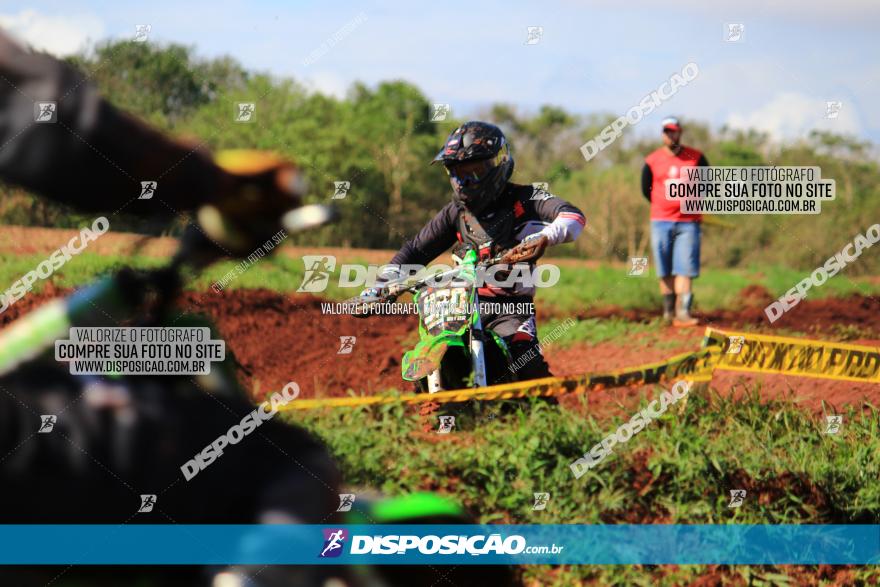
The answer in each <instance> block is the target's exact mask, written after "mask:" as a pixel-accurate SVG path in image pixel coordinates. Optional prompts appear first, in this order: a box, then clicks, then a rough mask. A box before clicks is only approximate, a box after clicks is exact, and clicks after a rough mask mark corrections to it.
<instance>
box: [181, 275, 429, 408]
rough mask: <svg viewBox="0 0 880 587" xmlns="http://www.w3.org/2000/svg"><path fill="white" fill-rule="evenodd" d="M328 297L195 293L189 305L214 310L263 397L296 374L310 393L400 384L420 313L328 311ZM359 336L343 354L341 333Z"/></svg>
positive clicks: (187, 298) (251, 385)
mask: <svg viewBox="0 0 880 587" xmlns="http://www.w3.org/2000/svg"><path fill="white" fill-rule="evenodd" d="M321 303H322V300H320V299H318V298H315V297H312V296H307V295H299V294H297V295H295V296H285V295H283V294H279V293H277V292H274V291H269V290H224V291H223V292H222V293H220V294H215V293H213V292H211V293H206V294H197V293H192V292H187V293H186V294H185V295H184V296H183V299H182V300H181V304H180V305H181V307H182V308H183V309H185V310H188V311H192V312H201V313H204V314H207V315H208V316H209V317H210V318H211V319H212V320H213V321H214V322H215V323H216V324H217V327H218V329H219V331H220V333H221V335H222V336H223V338H224V340H226V343H227V345H228V349H229V350H230V351H231V352H232V353H233V355H234V356H235V359H236V361H238V363H239V364H240V365H241V380H242V383H243V384H244V385H245V386H246V387H247V388H248V389H251V390H253V391H254V393H255V395H257V396H258V397H259V396H261V395H263V394H265V393H266V392H267V391H273V390H277V389H280V388H281V387H282V386H283V385H284V384H285V383H287V382H288V381H296V382H297V383H299V385H300V387H301V388H302V393H303V397H314V396H323V395H334V396H338V395H345V392H346V390H348V389H349V388H354V389H356V390H358V391H378V390H385V389H390V388H399V387H400V386H401V379H400V351H399V349H400V348H401V343H402V341H403V339H404V338H406V337H407V336H409V335H411V333H413V332H414V331H415V330H416V328H417V325H416V321H415V318H414V317H413V316H390V317H371V318H366V319H364V318H354V317H352V316H350V315H330V314H323V313H322V308H321ZM350 336H354V337H355V339H356V340H355V342H354V346H353V348H352V349H351V351H350V352H348V353H344V352H343V354H340V350H341V341H340V337H350Z"/></svg>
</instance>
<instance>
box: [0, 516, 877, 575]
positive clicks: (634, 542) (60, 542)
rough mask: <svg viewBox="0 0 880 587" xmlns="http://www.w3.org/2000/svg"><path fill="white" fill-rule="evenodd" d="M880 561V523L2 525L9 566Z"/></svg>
mask: <svg viewBox="0 0 880 587" xmlns="http://www.w3.org/2000/svg"><path fill="white" fill-rule="evenodd" d="M878 563H880V526H878V525H732V524H731V525H659V524H656V525H582V524H581V525H575V524H570V525H522V526H512V525H508V526H501V525H498V526H496V525H482V526H481V525H430V526H426V525H340V526H307V525H301V526H295V525H277V526H259V525H185V524H180V525H174V524H155V525H153V524H136V525H135V524H130V525H0V564H3V565H12V564H16V565H23V564H28V565H46V564H51V565H62V564H63V565H68V564H70V565H85V564H88V565H159V564H161V565H177V564H188V565H189V564H192V565H227V564H260V565H264V564H265V565H272V564H371V565H373V564H393V565H400V564H402V565H420V564H450V565H467V564H520V565H522V564H591V565H595V564H602V565H609V564H612V565H618V564H626V565H629V564H676V565H694V564H728V565H758V564H760V565H765V564H774V565H776V564H796V565H815V564H834V565H840V564H856V565H861V564H878Z"/></svg>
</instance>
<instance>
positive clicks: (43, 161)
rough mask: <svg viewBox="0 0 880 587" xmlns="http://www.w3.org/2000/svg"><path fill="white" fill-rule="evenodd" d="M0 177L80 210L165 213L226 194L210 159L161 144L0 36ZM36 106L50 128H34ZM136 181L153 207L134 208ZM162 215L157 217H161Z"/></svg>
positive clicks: (72, 75)
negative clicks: (150, 185) (148, 185)
mask: <svg viewBox="0 0 880 587" xmlns="http://www.w3.org/2000/svg"><path fill="white" fill-rule="evenodd" d="M0 76H2V77H0V105H2V107H0V108H2V112H0V177H2V178H3V179H4V180H7V181H9V182H12V183H16V184H19V185H22V186H24V187H26V188H28V189H31V190H34V191H36V192H39V193H42V194H44V195H46V196H48V197H50V198H52V199H55V200H57V201H59V202H65V203H68V204H72V205H74V206H76V207H78V208H80V209H84V210H94V211H97V210H111V211H112V210H116V209H118V208H120V207H122V206H123V205H126V204H128V205H127V206H126V208H125V211H126V212H132V213H139V212H147V213H153V214H155V213H165V214H169V213H173V212H172V211H171V210H168V209H167V207H172V208H173V209H174V210H186V209H191V208H193V207H194V206H196V205H197V204H198V203H199V202H200V200H202V199H206V198H208V197H210V196H214V195H216V194H218V193H221V192H223V191H224V190H226V189H228V188H227V184H229V183H231V182H232V180H231V177H230V174H228V173H226V172H224V171H223V170H222V169H220V168H219V167H217V166H216V165H215V164H214V163H213V162H212V161H211V159H210V157H209V156H208V155H207V154H205V153H203V152H200V151H198V150H195V149H193V148H192V147H189V146H185V145H183V144H179V143H177V142H174V141H172V140H170V139H168V138H166V137H164V136H163V135H162V134H160V133H159V132H157V131H155V130H153V129H151V128H149V127H147V126H146V125H144V124H143V123H141V122H139V121H138V120H136V119H135V118H133V117H131V116H129V115H127V114H125V113H123V112H120V111H119V110H117V109H116V108H114V107H113V106H111V105H110V104H109V103H108V102H107V101H106V100H104V99H102V98H101V97H100V96H99V95H98V93H97V90H96V89H95V87H94V86H93V85H92V84H91V83H89V82H88V81H86V80H85V78H84V76H83V74H82V73H81V72H79V71H77V70H75V69H74V68H72V67H71V66H69V65H67V64H66V63H63V62H61V61H58V60H56V59H53V58H51V57H49V56H47V55H39V54H33V53H30V52H28V51H26V50H25V49H23V48H22V47H20V46H19V45H18V44H16V43H15V42H13V41H12V40H11V39H10V38H9V36H7V35H6V34H4V33H3V32H2V31H0ZM39 102H44V103H45V102H54V103H55V104H56V112H55V116H54V119H55V122H54V123H53V122H36V121H35V118H36V116H35V108H36V107H37V106H36V103H39ZM141 181H157V182H158V189H157V192H156V194H157V199H161V201H162V202H163V203H164V204H167V207H166V205H164V204H163V205H160V206H157V205H156V199H144V200H138V199H137V197H138V195H139V193H140V187H141V186H140V182H141ZM161 208H165V210H161Z"/></svg>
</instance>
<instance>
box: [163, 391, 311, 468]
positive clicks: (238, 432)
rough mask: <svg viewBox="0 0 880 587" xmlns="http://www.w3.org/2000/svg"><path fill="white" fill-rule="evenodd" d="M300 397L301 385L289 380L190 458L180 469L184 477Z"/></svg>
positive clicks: (206, 465) (207, 462)
mask: <svg viewBox="0 0 880 587" xmlns="http://www.w3.org/2000/svg"><path fill="white" fill-rule="evenodd" d="M298 397H299V385H297V384H296V382H295V381H291V382H289V383H288V384H287V385H285V386H284V387H283V388H282V389H281V391H280V392H278V391H276V392H275V393H273V394H272V395H271V397H270V398H269V399H267V400H266V401H264V402H263V403H261V404H260V405H259V406H257V407H256V408H255V409H254V410H253V411H252V412H250V413H248V414H247V415H246V416H245V417H244V418H242V419H241V420H240V421H239V423H238V424H235V425H233V426H232V427H230V428H229V430H227V431H226V433H225V434H223V435H222V436H218V437H217V438H216V439H215V440H214V442H212V443H211V444H209V445H207V446H205V448H203V449H202V450H201V451H199V452H198V453H196V455H195V456H194V457H193V458H191V459H190V460H188V461H187V462H186V463H184V465H183V466H182V467H180V471H181V472H182V473H183V477H184V479H186V480H187V481H191V480H192V478H193V477H195V476H196V475H198V474H199V473H200V472H202V471H204V470H205V469H207V468H208V467H209V466H210V465H211V463H213V462H214V461H216V460H217V459H219V458H220V457H222V456H223V449H225V448H227V447H230V446H234V445H236V444H238V443H239V442H241V441H242V440H244V439H245V438H246V437H247V436H248V435H250V434H251V433H252V432H253V431H254V430H256V429H257V428H258V427H260V426H262V425H263V422H266V421H268V420H271V419H272V418H274V417H275V414H277V413H278V412H279V411H280V410H281V408H282V407H283V406H286V405H287V404H288V403H289V402H292V401H293V400H295V399H296V398H298Z"/></svg>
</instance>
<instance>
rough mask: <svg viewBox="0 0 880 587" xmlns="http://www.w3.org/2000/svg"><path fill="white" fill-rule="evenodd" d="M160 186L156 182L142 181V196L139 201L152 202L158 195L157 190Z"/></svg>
mask: <svg viewBox="0 0 880 587" xmlns="http://www.w3.org/2000/svg"><path fill="white" fill-rule="evenodd" d="M158 186H159V183H158V182H156V181H142V182H141V195H139V196H138V200H150V199H152V197H153V194H155V193H156V188H157V187H158Z"/></svg>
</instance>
